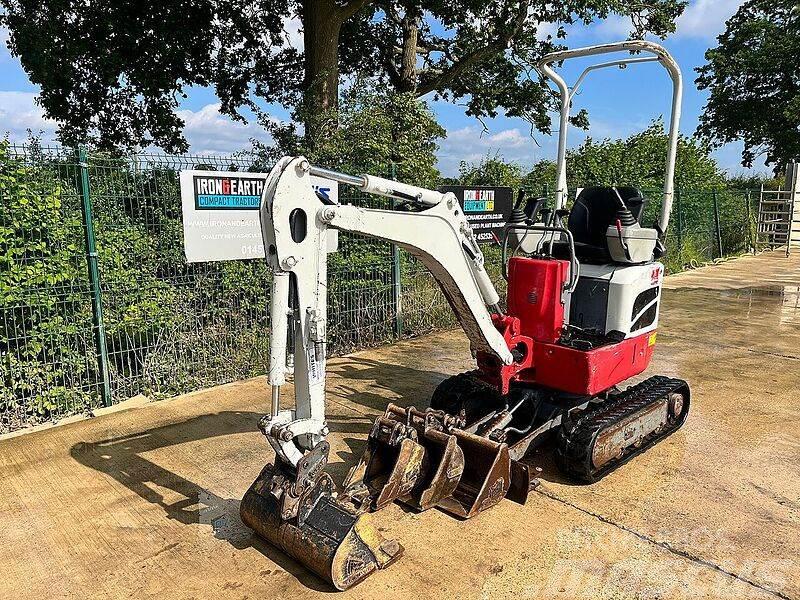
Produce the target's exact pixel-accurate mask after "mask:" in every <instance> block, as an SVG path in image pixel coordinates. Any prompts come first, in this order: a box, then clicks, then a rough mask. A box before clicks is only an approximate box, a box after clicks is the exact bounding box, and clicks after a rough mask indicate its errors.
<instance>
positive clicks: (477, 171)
mask: <svg viewBox="0 0 800 600" xmlns="http://www.w3.org/2000/svg"><path fill="white" fill-rule="evenodd" d="M522 179H523V169H522V166H521V165H519V164H518V163H515V162H506V161H505V160H504V159H503V157H502V155H501V154H500V153H499V152H497V153H495V154H488V155H486V156H485V157H483V158H482V159H481V161H480V162H479V163H477V164H476V163H468V162H466V161H461V163H460V164H459V166H458V184H459V185H491V186H495V185H505V186H509V187H513V188H518V187H519V186H520V184H521V183H522Z"/></svg>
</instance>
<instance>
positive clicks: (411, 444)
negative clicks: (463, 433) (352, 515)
mask: <svg viewBox="0 0 800 600" xmlns="http://www.w3.org/2000/svg"><path fill="white" fill-rule="evenodd" d="M442 419H450V420H451V421H452V420H453V419H454V417H447V416H446V415H444V413H439V412H435V411H434V412H431V411H425V412H423V411H419V410H417V409H415V408H413V407H410V408H402V407H399V406H397V405H394V404H390V405H389V406H388V407H387V408H386V412H385V413H384V414H383V416H381V417H378V419H377V420H376V421H375V425H374V426H373V428H372V431H371V432H370V435H369V438H368V440H367V448H366V449H365V451H364V454H363V455H362V456H361V460H360V461H359V462H358V464H357V465H356V466H355V467H353V469H351V471H350V473H349V475H348V477H347V480H346V481H345V484H344V488H345V495H346V496H347V497H350V498H352V499H353V501H354V502H358V501H359V500H360V502H361V503H362V505H363V507H364V509H365V510H379V509H381V508H383V507H384V506H386V505H387V504H389V503H391V502H393V501H395V500H399V501H401V502H404V503H406V504H408V505H410V506H413V507H415V508H417V509H419V510H427V509H429V508H432V507H434V506H436V505H437V504H438V503H439V502H440V501H441V500H442V499H444V498H446V497H447V496H449V495H450V494H451V493H452V492H453V490H455V488H456V486H457V485H458V482H459V480H460V479H461V475H462V473H463V472H464V453H463V452H462V451H461V449H460V448H459V447H458V442H457V440H456V438H455V437H454V436H453V435H452V434H450V433H445V432H444V431H442V429H446V428H447V427H446V426H445V424H444V422H443V421H442ZM448 422H449V421H448Z"/></svg>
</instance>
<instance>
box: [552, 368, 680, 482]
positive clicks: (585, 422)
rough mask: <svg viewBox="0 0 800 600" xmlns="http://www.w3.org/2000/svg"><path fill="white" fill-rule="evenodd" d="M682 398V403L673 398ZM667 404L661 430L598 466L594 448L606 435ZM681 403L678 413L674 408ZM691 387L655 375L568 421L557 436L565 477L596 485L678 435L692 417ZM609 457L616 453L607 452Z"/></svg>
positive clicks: (558, 458)
mask: <svg viewBox="0 0 800 600" xmlns="http://www.w3.org/2000/svg"><path fill="white" fill-rule="evenodd" d="M673 394H678V395H680V396H681V399H680V401H679V402H676V400H677V399H673V398H671V396H672V395H673ZM661 403H665V408H666V411H667V413H668V418H667V420H666V423H665V424H664V426H663V427H662V428H661V429H654V430H651V431H649V432H648V433H647V434H646V435H644V436H643V437H641V438H639V439H638V442H637V443H633V444H630V445H627V446H623V447H619V448H618V456H616V457H614V458H611V459H610V460H608V461H607V462H603V464H602V465H600V466H596V465H595V458H596V456H597V455H596V454H595V448H596V445H597V443H598V440H599V439H600V438H601V436H602V435H603V433H604V432H607V431H609V430H610V429H613V428H614V427H620V426H624V425H623V424H625V423H626V420H629V419H631V418H635V417H637V416H640V415H645V416H646V415H647V414H648V413H650V412H651V411H652V410H653V408H654V407H657V406H658V405H659V404H661ZM676 404H679V407H678V410H677V414H674V413H673V406H675V405H676ZM689 405H690V392H689V384H688V383H686V382H685V381H683V380H682V379H673V378H670V377H665V376H662V375H656V376H653V377H650V378H649V379H646V380H645V381H642V382H641V383H639V384H637V385H634V386H631V387H629V388H628V389H626V390H625V391H622V392H619V393H617V394H614V395H613V396H611V397H610V398H609V399H608V400H606V401H605V402H602V403H600V404H596V405H594V406H593V407H591V408H588V409H587V410H585V411H583V412H581V413H580V414H579V415H577V416H576V417H575V418H573V419H566V420H565V421H564V422H563V423H562V426H561V428H560V429H559V433H558V440H557V446H556V454H555V456H556V463H557V464H558V466H559V468H560V469H561V471H562V472H564V474H565V475H568V476H569V477H571V478H573V479H575V480H577V481H581V482H584V483H593V482H595V481H597V480H599V479H601V478H602V477H604V476H605V475H607V474H608V473H610V472H611V471H613V470H614V469H616V468H618V467H620V466H622V465H624V464H625V463H626V462H628V461H629V460H631V459H632V458H634V457H636V456H638V455H639V454H641V453H643V452H644V451H645V450H647V449H648V448H650V447H651V446H653V445H654V444H656V443H658V442H660V441H661V440H663V439H664V438H666V437H668V436H669V435H671V434H673V433H675V432H676V431H677V430H678V429H680V428H681V426H682V425H683V424H684V423H685V422H686V417H687V416H688V414H689ZM604 454H605V455H606V456H610V455H612V454H613V453H612V452H611V450H604Z"/></svg>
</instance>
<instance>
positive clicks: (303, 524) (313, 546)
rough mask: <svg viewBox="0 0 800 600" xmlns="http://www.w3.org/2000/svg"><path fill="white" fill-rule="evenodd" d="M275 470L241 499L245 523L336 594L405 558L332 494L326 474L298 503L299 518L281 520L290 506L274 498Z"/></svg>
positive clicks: (396, 546) (268, 469) (267, 470)
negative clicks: (326, 584) (283, 508)
mask: <svg viewBox="0 0 800 600" xmlns="http://www.w3.org/2000/svg"><path fill="white" fill-rule="evenodd" d="M275 473H276V472H275V470H274V467H273V466H272V465H267V467H265V468H264V470H263V471H262V472H261V474H260V475H259V477H258V478H257V479H256V480H255V482H253V485H251V486H250V489H248V490H247V493H246V494H245V495H244V498H242V503H241V506H240V509H239V510H240V515H241V517H242V521H243V522H244V523H245V524H246V525H247V526H248V527H251V528H252V529H253V530H254V531H255V532H256V533H257V534H258V535H259V536H261V537H263V538H264V539H265V540H267V541H268V542H269V543H271V544H273V545H274V546H277V547H278V548H280V549H282V550H283V551H284V552H286V553H287V554H288V555H290V556H291V557H292V558H294V559H295V560H297V561H298V562H299V563H301V564H302V565H303V566H305V567H307V568H308V569H310V570H311V571H313V572H314V573H316V574H317V575H319V576H320V577H321V578H322V579H324V580H325V581H327V582H329V583H330V584H332V585H333V587H335V588H336V589H337V590H346V589H348V588H350V587H352V586H354V585H356V584H357V583H359V582H360V581H363V580H364V579H365V578H366V577H368V576H369V575H370V574H372V573H373V572H375V571H376V570H378V569H383V568H385V567H387V566H389V565H390V564H392V563H393V562H394V561H395V560H397V559H398V558H399V557H400V556H401V555H402V553H403V547H402V546H401V545H400V544H398V543H397V542H396V541H394V540H385V539H383V538H382V536H381V535H380V533H378V531H377V529H376V528H375V527H374V526H373V524H372V523H371V521H370V515H368V514H358V513H357V512H356V511H355V510H353V509H352V508H351V507H348V506H346V505H344V504H342V503H340V502H338V501H337V500H336V499H334V498H333V497H332V495H331V492H332V489H333V484H332V481H331V479H330V477H329V476H328V475H327V474H322V475H321V476H320V477H319V479H317V482H316V484H315V485H314V487H313V488H311V489H310V490H308V491H307V492H305V493H304V494H303V495H302V496H301V497H300V498H299V501H298V502H299V505H298V508H297V514H296V516H295V517H294V518H292V519H289V520H287V519H285V518H283V516H282V512H281V510H282V505H285V503H283V502H282V501H281V500H280V499H279V498H277V497H276V496H275V494H274V491H273V490H274V489H275V487H276V486H275V478H276V477H280V475H277V476H276V474H275Z"/></svg>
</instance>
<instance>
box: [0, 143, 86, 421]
mask: <svg viewBox="0 0 800 600" xmlns="http://www.w3.org/2000/svg"><path fill="white" fill-rule="evenodd" d="M82 237H83V233H82V222H81V217H80V212H79V211H78V209H77V205H76V203H75V202H74V197H70V196H69V194H66V193H65V192H64V182H63V181H60V180H59V179H58V178H57V177H56V176H55V174H54V173H53V172H51V171H49V170H48V169H41V168H38V167H32V166H30V165H28V164H26V163H25V162H24V161H23V160H21V159H19V158H14V157H12V156H11V155H10V154H9V147H8V143H7V142H5V141H4V142H0V322H2V326H3V334H2V335H1V336H0V419H2V421H0V422H6V421H8V420H10V419H25V418H28V417H30V416H31V415H33V416H36V415H47V414H49V413H50V412H51V411H53V410H55V409H56V408H57V407H59V406H62V405H67V406H70V407H73V408H74V407H80V406H82V405H83V404H84V403H85V402H86V401H87V400H88V396H89V395H88V394H87V393H86V392H85V391H84V390H82V389H80V387H75V386H72V385H70V379H71V378H74V379H81V378H82V377H84V376H85V375H86V374H87V371H88V369H89V368H90V366H89V365H87V360H86V358H85V355H86V348H87V343H90V338H89V339H87V337H86V336H87V335H88V334H90V332H91V321H90V318H91V312H90V310H89V307H90V305H88V304H86V303H85V302H84V290H85V285H86V268H85V263H83V264H82V263H81V262H80V261H79V260H76V258H77V256H78V255H79V253H80V252H81V250H82V246H83V243H82ZM53 290H59V293H58V294H54V293H52V291H53ZM23 398H25V399H27V400H26V401H25V402H24V403H23V402H22V399H23ZM26 415H27V416H26Z"/></svg>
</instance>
